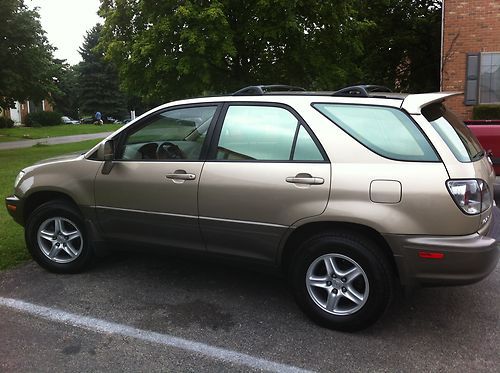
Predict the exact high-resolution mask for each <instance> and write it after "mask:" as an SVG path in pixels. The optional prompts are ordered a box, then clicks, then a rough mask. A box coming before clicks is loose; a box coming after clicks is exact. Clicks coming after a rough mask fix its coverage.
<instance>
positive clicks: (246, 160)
mask: <svg viewBox="0 0 500 373" xmlns="http://www.w3.org/2000/svg"><path fill="white" fill-rule="evenodd" d="M329 190H330V163H329V161H328V158H327V156H326V154H325V152H324V151H323V149H322V147H321V145H320V144H319V142H318V141H317V139H316V138H315V136H314V134H313V133H312V132H311V130H310V129H309V128H308V127H307V125H306V124H305V123H304V121H303V120H302V119H301V118H300V117H299V115H298V114H297V113H296V112H294V111H293V110H292V109H291V108H289V107H287V106H284V105H278V104H267V103H257V104H256V103H231V104H227V105H226V106H225V108H224V109H223V114H222V115H221V119H220V120H219V122H218V124H217V127H216V129H215V133H214V138H213V141H212V146H211V150H210V154H209V159H208V160H207V162H206V163H205V166H204V168H203V174H202V177H201V180H200V191H199V214H200V227H201V230H202V234H203V237H204V239H205V242H206V244H207V249H208V251H211V252H215V253H220V254H229V255H235V256H246V257H251V258H253V259H257V260H263V261H273V260H275V256H276V253H277V252H276V250H277V248H278V246H279V242H280V239H281V238H282V236H283V234H284V232H285V231H286V230H287V228H288V227H289V226H290V225H292V224H293V223H294V222H296V221H298V220H300V219H303V218H307V217H310V216H314V215H319V214H321V213H322V212H323V211H324V209H325V208H326V204H327V201H328V196H329Z"/></svg>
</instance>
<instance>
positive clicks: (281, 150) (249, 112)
mask: <svg viewBox="0 0 500 373" xmlns="http://www.w3.org/2000/svg"><path fill="white" fill-rule="evenodd" d="M294 144H295V146H294ZM216 158H217V159H219V160H233V161H244V160H261V161H292V160H293V161H323V160H324V159H323V156H322V155H321V152H320V151H319V150H318V147H317V146H316V144H315V143H314V141H313V140H312V138H311V136H310V135H309V133H308V132H307V130H306V129H305V128H304V127H303V126H302V125H300V123H299V121H298V120H297V118H296V117H295V116H294V115H293V114H292V113H291V112H290V111H288V110H286V109H284V108H281V107H274V106H256V105H248V106H246V105H233V106H230V107H229V108H228V110H227V113H226V116H225V118H224V123H223V125H222V129H221V133H220V137H219V142H218V145H217V155H216Z"/></svg>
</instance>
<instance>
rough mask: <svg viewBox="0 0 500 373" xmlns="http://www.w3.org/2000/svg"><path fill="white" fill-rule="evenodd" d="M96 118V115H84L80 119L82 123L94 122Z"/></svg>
mask: <svg viewBox="0 0 500 373" xmlns="http://www.w3.org/2000/svg"><path fill="white" fill-rule="evenodd" d="M94 121H95V118H94V117H83V118H81V119H80V123H81V124H92V123H94Z"/></svg>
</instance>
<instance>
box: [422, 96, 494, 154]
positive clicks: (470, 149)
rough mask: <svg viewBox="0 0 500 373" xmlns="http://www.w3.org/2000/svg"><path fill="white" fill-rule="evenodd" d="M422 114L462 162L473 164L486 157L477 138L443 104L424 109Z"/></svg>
mask: <svg viewBox="0 0 500 373" xmlns="http://www.w3.org/2000/svg"><path fill="white" fill-rule="evenodd" d="M422 114H423V116H424V117H425V119H427V120H428V121H429V123H430V124H431V125H432V127H434V129H435V130H436V132H437V133H438V134H439V136H441V138H442V139H443V141H444V142H445V143H446V145H448V148H450V150H451V152H452V153H453V155H454V156H455V158H457V159H458V160H459V161H460V162H473V161H477V160H479V159H481V158H482V157H483V156H484V151H483V148H482V146H481V144H480V143H479V141H478V140H477V138H476V136H474V134H473V133H472V131H471V130H470V129H469V127H467V126H466V125H465V124H464V123H463V122H462V121H461V120H460V119H459V118H458V117H457V116H456V115H455V114H454V113H453V112H452V111H450V110H449V109H447V108H446V106H444V105H443V104H441V103H437V104H431V105H429V106H426V107H424V108H423V109H422Z"/></svg>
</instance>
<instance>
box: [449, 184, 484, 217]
mask: <svg viewBox="0 0 500 373" xmlns="http://www.w3.org/2000/svg"><path fill="white" fill-rule="evenodd" d="M446 186H447V187H448V190H449V192H450V194H451V196H452V197H453V200H454V201H455V203H456V204H457V206H458V207H460V209H462V211H463V212H465V213H466V214H469V215H476V214H480V213H482V212H484V211H486V210H488V209H489V208H490V207H491V206H492V204H493V202H492V201H493V197H492V195H491V191H490V188H489V187H488V183H486V182H485V181H484V180H481V179H466V180H448V181H447V182H446Z"/></svg>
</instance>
